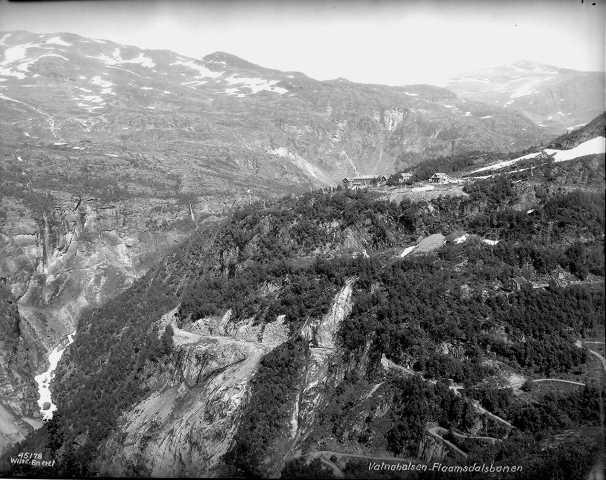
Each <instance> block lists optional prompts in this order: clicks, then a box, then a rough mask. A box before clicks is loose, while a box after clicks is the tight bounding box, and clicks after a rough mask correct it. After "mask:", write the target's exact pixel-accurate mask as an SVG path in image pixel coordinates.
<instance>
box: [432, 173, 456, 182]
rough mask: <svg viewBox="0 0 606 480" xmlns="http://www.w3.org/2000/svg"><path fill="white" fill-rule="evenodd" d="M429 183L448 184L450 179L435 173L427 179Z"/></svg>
mask: <svg viewBox="0 0 606 480" xmlns="http://www.w3.org/2000/svg"><path fill="white" fill-rule="evenodd" d="M429 182H430V183H450V182H452V179H451V178H450V177H449V176H448V175H446V174H445V173H442V172H436V173H434V174H433V175H432V176H431V177H430V178H429Z"/></svg>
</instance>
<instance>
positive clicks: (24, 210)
mask: <svg viewBox="0 0 606 480" xmlns="http://www.w3.org/2000/svg"><path fill="white" fill-rule="evenodd" d="M2 200H3V206H4V207H5V210H4V212H5V216H4V218H3V219H0V224H1V225H2V230H1V233H0V255H1V256H0V277H2V282H3V284H4V285H5V287H4V288H6V289H7V290H8V291H9V292H10V293H9V294H10V296H11V297H12V298H13V299H14V305H13V307H14V311H15V312H17V308H18V313H17V314H16V316H15V317H14V318H13V323H14V325H12V329H13V331H14V332H17V333H16V335H17V340H15V341H12V340H11V338H10V329H9V330H6V329H3V331H2V332H1V334H0V336H1V337H2V338H0V355H3V356H4V357H5V358H7V359H10V363H8V364H6V365H7V367H6V369H3V370H2V372H1V374H0V381H2V382H3V385H4V388H3V391H4V392H5V394H4V395H3V400H2V404H3V405H4V407H5V408H10V409H11V410H12V411H14V412H15V413H16V414H17V415H18V416H31V417H33V418H39V413H38V412H37V407H36V395H37V394H35V393H32V389H33V385H34V383H33V377H34V375H35V374H37V373H40V372H42V371H43V370H45V369H46V367H47V358H46V356H47V354H48V353H49V352H50V351H51V350H53V349H54V348H55V347H57V346H58V345H59V344H61V343H62V342H63V341H64V340H65V339H66V337H67V335H68V334H70V333H73V332H74V331H76V329H77V322H78V317H79V315H80V313H81V312H82V311H83V309H85V308H88V307H95V306H98V305H101V304H102V303H104V302H105V301H106V300H107V299H108V298H111V297H113V296H115V295H116V294H117V293H119V292H121V291H122V290H124V289H126V288H128V287H129V286H130V285H131V284H132V282H133V280H134V279H136V278H138V277H140V276H141V275H142V274H143V273H145V272H146V271H147V269H148V268H149V266H150V265H151V264H152V262H153V261H154V259H155V256H156V255H158V254H162V253H163V252H165V251H166V250H167V249H168V248H170V247H172V246H173V244H174V243H175V242H177V241H179V240H180V239H181V238H183V236H184V234H185V233H184V232H179V231H178V230H172V231H164V232H155V233H151V232H146V231H145V229H144V228H143V226H142V225H141V223H142V221H143V219H142V218H139V217H138V216H137V215H136V214H134V213H133V212H132V211H130V212H129V211H128V209H127V208H126V207H127V205H126V204H124V203H119V202H117V203H115V204H108V203H104V202H100V201H98V200H96V199H94V198H91V199H84V200H83V199H80V200H78V199H74V200H73V201H72V200H71V199H70V201H67V200H65V201H63V202H62V201H56V202H55V203H54V205H52V204H51V205H50V207H51V208H46V207H49V205H46V206H45V208H43V209H40V210H38V211H36V210H35V209H34V208H32V207H31V206H28V204H27V203H26V202H25V201H23V198H22V197H19V196H17V195H16V196H14V197H8V196H7V197H3V199H2ZM7 332H8V333H7ZM15 342H17V343H18V344H19V346H18V347H15ZM25 372H27V373H25ZM33 391H34V392H35V389H34V390H33ZM9 399H10V401H9Z"/></svg>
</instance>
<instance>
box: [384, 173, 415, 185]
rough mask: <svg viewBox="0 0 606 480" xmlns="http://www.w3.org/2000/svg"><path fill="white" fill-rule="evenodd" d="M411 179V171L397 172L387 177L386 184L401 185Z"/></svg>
mask: <svg viewBox="0 0 606 480" xmlns="http://www.w3.org/2000/svg"><path fill="white" fill-rule="evenodd" d="M411 181H412V173H411V172H397V173H394V174H393V175H391V176H390V177H389V179H388V180H387V185H392V186H393V185H403V184H404V183H410V182H411Z"/></svg>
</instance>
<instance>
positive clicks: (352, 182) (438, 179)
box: [343, 172, 456, 188]
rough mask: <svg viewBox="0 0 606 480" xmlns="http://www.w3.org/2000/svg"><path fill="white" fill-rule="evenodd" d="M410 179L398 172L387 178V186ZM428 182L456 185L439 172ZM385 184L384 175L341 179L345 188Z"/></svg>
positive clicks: (453, 180)
mask: <svg viewBox="0 0 606 480" xmlns="http://www.w3.org/2000/svg"><path fill="white" fill-rule="evenodd" d="M411 179H412V173H410V172H398V173H395V174H393V175H392V176H390V177H389V182H390V183H389V184H390V185H402V184H405V183H408V182H410V181H411ZM428 181H429V183H437V184H447V183H456V180H455V179H453V178H451V177H449V176H448V175H447V174H445V173H441V172H437V173H434V174H433V175H432V176H431V177H430V178H429V180H428ZM387 182H388V178H387V177H386V176H385V175H360V176H357V177H347V178H344V179H343V185H344V186H345V187H346V188H364V187H376V186H381V185H385V184H386V183H387Z"/></svg>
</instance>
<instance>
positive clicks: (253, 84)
mask: <svg viewBox="0 0 606 480" xmlns="http://www.w3.org/2000/svg"><path fill="white" fill-rule="evenodd" d="M224 81H225V82H226V83H228V84H229V85H237V86H238V89H242V88H248V89H249V90H251V91H252V93H253V95H254V94H256V93H259V92H262V91H264V90H265V91H268V92H273V93H277V94H279V95H283V94H285V93H288V90H286V89H285V88H282V87H276V86H275V85H276V84H277V83H278V80H266V79H263V78H255V77H236V76H235V75H230V76H229V77H226V78H225V79H224Z"/></svg>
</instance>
